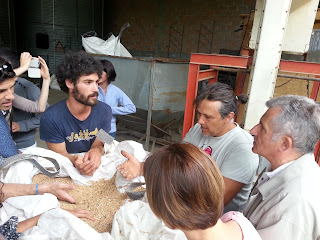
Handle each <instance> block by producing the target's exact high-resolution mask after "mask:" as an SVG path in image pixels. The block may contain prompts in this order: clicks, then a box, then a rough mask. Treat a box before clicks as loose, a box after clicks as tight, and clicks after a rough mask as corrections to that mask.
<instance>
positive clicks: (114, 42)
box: [82, 34, 132, 57]
mask: <svg viewBox="0 0 320 240" xmlns="http://www.w3.org/2000/svg"><path fill="white" fill-rule="evenodd" d="M82 46H83V47H84V49H85V50H86V52H89V53H95V54H104V55H111V56H119V57H132V55H131V54H130V53H129V51H128V50H127V49H126V48H125V47H124V46H123V45H122V44H121V42H120V39H119V38H118V37H115V36H114V35H113V34H111V36H110V37H109V38H108V39H107V40H103V39H101V38H98V37H96V36H90V37H86V36H82Z"/></svg>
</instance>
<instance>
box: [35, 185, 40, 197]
mask: <svg viewBox="0 0 320 240" xmlns="http://www.w3.org/2000/svg"><path fill="white" fill-rule="evenodd" d="M36 194H37V195H39V194H40V193H39V184H37V185H36Z"/></svg>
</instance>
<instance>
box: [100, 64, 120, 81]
mask: <svg viewBox="0 0 320 240" xmlns="http://www.w3.org/2000/svg"><path fill="white" fill-rule="evenodd" d="M101 63H102V66H103V71H105V72H106V74H107V75H108V83H111V82H112V81H115V80H116V77H117V74H116V70H114V67H113V65H112V63H111V62H110V61H108V60H101Z"/></svg>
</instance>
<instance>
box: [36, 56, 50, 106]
mask: <svg viewBox="0 0 320 240" xmlns="http://www.w3.org/2000/svg"><path fill="white" fill-rule="evenodd" d="M38 58H39V62H40V64H41V69H40V73H41V77H42V79H43V82H42V88H41V92H40V97H39V100H38V101H39V105H40V112H44V111H45V110H46V107H47V101H48V95H49V86H50V73H49V68H48V65H47V63H46V61H45V60H44V59H43V58H42V57H40V56H38Z"/></svg>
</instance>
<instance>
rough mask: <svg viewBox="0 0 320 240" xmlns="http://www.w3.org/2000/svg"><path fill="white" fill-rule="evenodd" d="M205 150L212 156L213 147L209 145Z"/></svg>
mask: <svg viewBox="0 0 320 240" xmlns="http://www.w3.org/2000/svg"><path fill="white" fill-rule="evenodd" d="M204 151H205V152H206V153H208V154H209V156H211V153H212V148H211V147H207V148H206V149H205V150H204Z"/></svg>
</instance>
